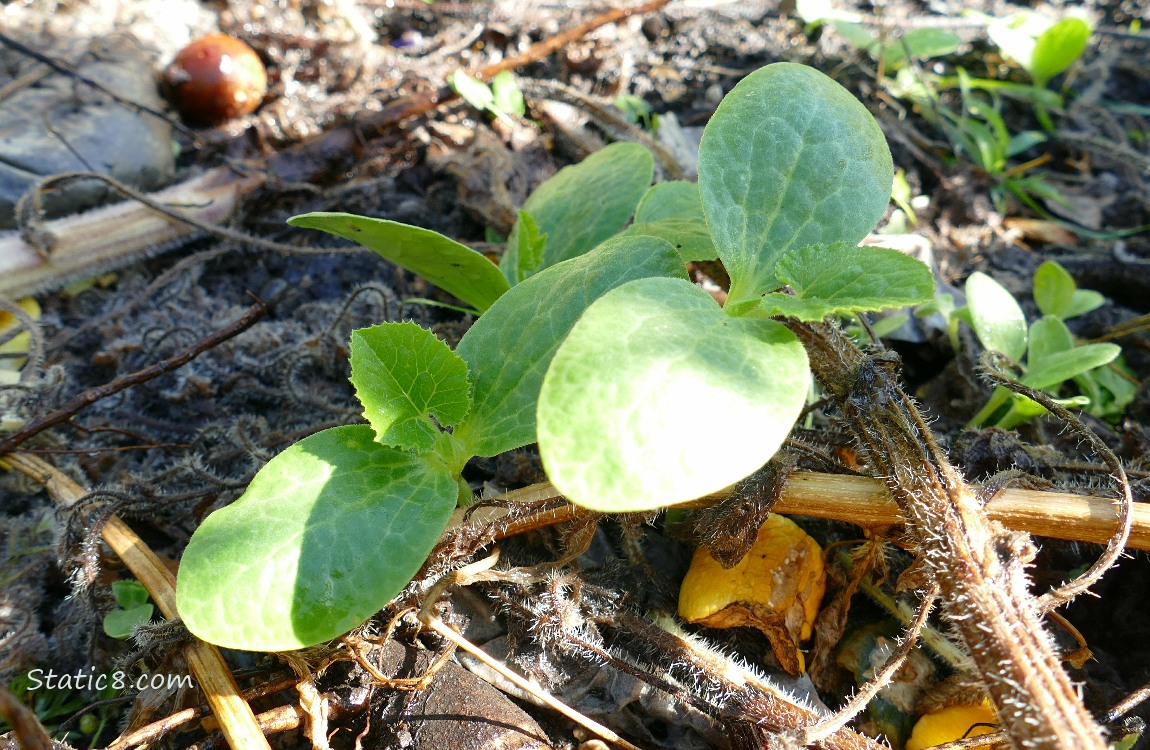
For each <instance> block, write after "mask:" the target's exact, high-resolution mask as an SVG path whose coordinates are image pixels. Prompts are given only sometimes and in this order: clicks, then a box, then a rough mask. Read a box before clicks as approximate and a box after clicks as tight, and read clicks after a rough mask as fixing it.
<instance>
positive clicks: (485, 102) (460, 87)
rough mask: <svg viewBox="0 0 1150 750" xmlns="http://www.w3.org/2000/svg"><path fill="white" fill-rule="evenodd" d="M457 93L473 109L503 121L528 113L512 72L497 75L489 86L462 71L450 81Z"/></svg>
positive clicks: (455, 74)
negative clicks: (484, 111) (483, 111)
mask: <svg viewBox="0 0 1150 750" xmlns="http://www.w3.org/2000/svg"><path fill="white" fill-rule="evenodd" d="M448 83H450V84H451V88H452V90H453V91H455V93H457V94H459V95H460V96H461V97H463V101H465V102H467V103H468V104H470V105H471V106H472V107H475V108H476V109H480V110H486V111H487V112H490V113H491V114H493V115H495V116H496V117H498V118H500V119H501V120H507V121H508V122H510V121H511V115H517V116H519V117H522V116H523V115H524V114H525V113H526V112H527V105H526V103H525V102H524V101H523V92H522V91H521V90H520V88H519V84H517V83H516V82H515V76H514V75H512V74H511V72H510V71H506V70H505V71H503V72H502V73H496V74H495V75H494V76H493V77H492V78H491V85H490V86H489V85H487V84H486V83H484V82H483V81H481V80H479V79H478V78H474V77H472V76H469V75H467V74H466V73H464V72H463V71H462V70H457V71H455V72H454V73H452V74H451V79H450V80H449V81H448Z"/></svg>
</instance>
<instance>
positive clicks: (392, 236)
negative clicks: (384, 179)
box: [288, 212, 508, 311]
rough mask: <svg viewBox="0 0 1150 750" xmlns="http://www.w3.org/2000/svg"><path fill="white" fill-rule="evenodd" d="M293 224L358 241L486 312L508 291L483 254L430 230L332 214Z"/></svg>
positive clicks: (292, 220) (318, 214)
mask: <svg viewBox="0 0 1150 750" xmlns="http://www.w3.org/2000/svg"><path fill="white" fill-rule="evenodd" d="M288 224H291V225H292V226H295V227H304V228H306V229H319V230H322V231H324V232H327V233H328V234H334V235H336V236H337V237H343V238H345V239H349V240H351V241H352V242H357V243H359V244H360V245H363V246H364V247H366V248H368V249H369V250H374V251H375V252H376V253H378V254H379V255H382V256H383V257H384V258H386V259H387V260H389V261H391V262H392V263H394V264H396V265H397V266H401V267H403V268H406V269H407V270H409V271H414V272H415V273H417V274H419V275H420V276H422V277H423V278H425V279H427V280H428V281H430V282H431V283H432V284H435V285H436V286H437V287H439V288H440V289H443V290H444V291H446V292H448V293H450V294H454V295H455V296H456V297H458V298H459V299H461V300H463V301H464V302H466V303H467V304H469V305H472V306H473V307H475V308H476V309H477V310H480V311H483V310H486V309H487V308H489V307H491V304H492V303H493V302H495V300H497V299H499V296H500V295H502V294H503V293H504V292H506V291H507V289H508V284H507V280H506V279H504V278H503V274H501V273H500V272H499V269H498V268H497V267H496V266H495V264H493V263H492V262H491V261H489V260H488V259H487V258H486V257H484V256H483V255H482V254H481V253H477V252H475V251H474V250H472V249H471V248H469V247H467V246H466V245H461V244H459V243H458V242H456V241H455V240H452V239H449V238H447V237H444V236H443V235H442V234H439V233H438V232H433V231H431V230H430V229H421V228H419V227H413V226H410V225H408V224H400V223H399V222H396V221H387V220H386V219H369V218H368V217H366V216H356V215H354V214H345V213H328V212H315V213H310V214H303V215H302V216H293V217H292V218H290V219H288Z"/></svg>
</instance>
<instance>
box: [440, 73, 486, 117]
mask: <svg viewBox="0 0 1150 750" xmlns="http://www.w3.org/2000/svg"><path fill="white" fill-rule="evenodd" d="M448 83H449V84H450V85H451V88H452V90H454V91H455V93H457V94H459V96H460V97H461V98H462V99H463V101H465V102H467V103H468V104H470V105H471V106H472V107H475V108H476V109H478V110H488V109H490V108H491V107H492V105H493V104H495V94H494V93H492V91H491V87H490V86H488V85H487V84H486V83H484V82H483V81H481V80H479V79H478V78H475V77H473V76H469V75H467V74H466V73H464V72H463V71H462V70H457V71H455V72H454V73H452V74H451V78H450V79H449V80H448Z"/></svg>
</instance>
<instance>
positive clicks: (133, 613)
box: [104, 581, 156, 641]
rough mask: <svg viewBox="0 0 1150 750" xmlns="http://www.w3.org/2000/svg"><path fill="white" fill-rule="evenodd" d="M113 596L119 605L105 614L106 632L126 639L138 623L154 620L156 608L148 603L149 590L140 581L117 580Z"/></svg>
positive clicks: (113, 586) (117, 637) (119, 638)
mask: <svg viewBox="0 0 1150 750" xmlns="http://www.w3.org/2000/svg"><path fill="white" fill-rule="evenodd" d="M112 596H114V597H116V604H118V605H119V606H118V607H117V608H116V609H114V610H112V611H111V612H109V613H108V614H106V615H104V633H105V634H107V635H108V636H110V637H112V638H116V639H118V640H121V641H122V640H126V639H128V638H130V637H131V636H132V631H133V630H135V629H136V627H137V626H138V625H144V624H147V623H149V622H151V620H152V615H153V614H155V611H156V610H155V608H154V607H153V606H152V605H151V604H148V590H147V589H146V588H144V584H142V583H140V582H139V581H116V582H115V583H113V584H112Z"/></svg>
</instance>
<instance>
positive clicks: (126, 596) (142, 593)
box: [112, 580, 148, 609]
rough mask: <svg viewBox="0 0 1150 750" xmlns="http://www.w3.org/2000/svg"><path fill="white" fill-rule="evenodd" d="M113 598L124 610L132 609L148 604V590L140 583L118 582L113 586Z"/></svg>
mask: <svg viewBox="0 0 1150 750" xmlns="http://www.w3.org/2000/svg"><path fill="white" fill-rule="evenodd" d="M112 596H114V597H115V598H116V604H119V605H120V606H121V607H123V608H124V609H132V608H133V607H139V606H141V605H144V604H147V603H148V590H147V589H146V588H144V584H142V583H140V582H139V581H131V580H129V581H116V582H114V583H113V584H112Z"/></svg>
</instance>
